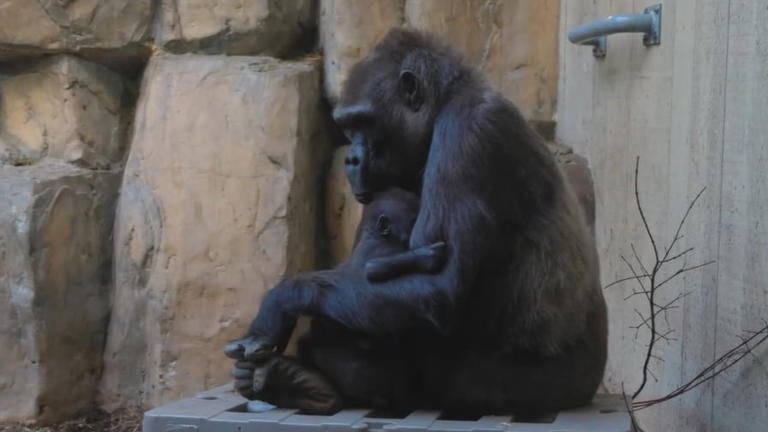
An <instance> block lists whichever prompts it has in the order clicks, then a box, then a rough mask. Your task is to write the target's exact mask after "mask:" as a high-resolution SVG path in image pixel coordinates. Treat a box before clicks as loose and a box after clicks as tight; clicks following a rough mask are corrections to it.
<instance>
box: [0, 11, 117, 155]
mask: <svg viewBox="0 0 768 432" xmlns="http://www.w3.org/2000/svg"><path fill="white" fill-rule="evenodd" d="M35 4H36V3H35ZM0 10H2V8H0ZM123 97H124V86H123V82H122V79H121V78H120V76H118V75H117V74H115V73H114V72H111V71H110V70H109V69H106V68H104V67H101V66H98V65H96V64H93V63H90V62H88V61H85V60H82V59H79V58H77V57H73V56H70V55H57V56H54V57H51V58H47V59H44V60H40V61H34V62H31V63H24V64H21V65H16V66H12V65H6V66H4V67H1V68H0V101H2V103H0V164H3V163H4V164H8V165H21V164H31V163H35V162H37V161H39V160H40V159H42V158H45V157H50V158H56V159H61V160H64V161H67V162H71V163H73V164H76V165H80V166H83V167H88V168H108V167H109V166H110V165H113V164H116V163H118V162H120V161H121V160H122V157H123V153H124V141H125V140H124V135H125V134H124V132H125V120H124V116H123V115H122V113H123V112H124V111H123Z"/></svg>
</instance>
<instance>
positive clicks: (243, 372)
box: [231, 368, 253, 379]
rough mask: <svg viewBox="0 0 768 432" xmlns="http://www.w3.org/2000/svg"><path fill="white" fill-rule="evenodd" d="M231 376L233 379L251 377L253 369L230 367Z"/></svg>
mask: <svg viewBox="0 0 768 432" xmlns="http://www.w3.org/2000/svg"><path fill="white" fill-rule="evenodd" d="M231 375H232V378H235V379H253V369H238V368H235V369H232V372H231Z"/></svg>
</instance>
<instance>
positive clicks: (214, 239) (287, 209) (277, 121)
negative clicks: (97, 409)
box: [101, 56, 327, 406]
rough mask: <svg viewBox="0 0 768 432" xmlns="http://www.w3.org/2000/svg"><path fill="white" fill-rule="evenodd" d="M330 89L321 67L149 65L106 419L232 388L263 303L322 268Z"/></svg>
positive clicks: (123, 220) (109, 360) (119, 265)
mask: <svg viewBox="0 0 768 432" xmlns="http://www.w3.org/2000/svg"><path fill="white" fill-rule="evenodd" d="M320 86H321V84H320V71H319V62H318V61H316V60H304V61H277V60H275V59H272V58H269V57H225V56H182V57H176V56H157V57H154V58H153V59H152V60H151V61H150V63H149V66H148V67H147V70H146V71H145V74H144V82H143V84H142V86H141V98H140V100H139V103H138V108H137V110H136V125H135V131H134V135H133V140H132V143H131V155H130V157H129V159H128V163H127V165H126V169H125V176H124V179H123V186H122V194H121V197H120V204H119V206H118V211H117V220H116V224H115V274H114V275H115V282H116V285H117V291H116V294H115V301H114V306H113V316H112V321H111V324H110V330H109V334H110V338H109V342H108V344H107V348H106V353H105V362H106V369H105V371H104V378H103V386H102V394H101V395H102V398H103V402H104V403H105V404H106V405H107V406H110V405H116V404H120V403H122V402H123V401H125V400H129V401H137V402H141V403H142V404H144V405H151V406H154V405H157V404H159V403H162V402H168V401H171V400H173V399H177V398H180V397H182V396H187V395H189V394H192V393H195V392H198V391H201V390H203V389H205V388H209V387H211V386H214V385H218V384H221V383H223V382H225V381H226V380H227V379H228V373H229V371H228V369H229V367H228V366H229V363H230V362H229V361H228V359H226V358H225V357H224V356H223V355H222V352H221V349H222V347H223V346H224V345H225V344H226V342H227V341H228V340H231V339H235V338H237V337H239V336H240V335H241V334H242V332H243V329H244V328H245V327H246V326H247V325H248V324H249V322H250V320H251V319H252V318H253V316H254V315H255V314H256V312H257V311H258V304H259V300H260V299H261V297H262V296H263V295H264V293H265V292H266V291H267V290H268V289H269V288H271V287H272V286H273V285H275V284H276V283H277V282H278V281H279V279H280V278H281V277H283V276H284V275H286V274H290V273H295V272H298V271H306V270H311V269H313V268H315V267H316V257H315V243H314V241H313V239H314V233H315V231H316V229H317V227H316V222H315V221H316V220H317V218H316V216H317V207H318V205H319V204H318V203H319V197H318V194H317V193H316V190H315V189H316V188H315V185H316V184H317V183H318V182H319V177H320V167H321V166H322V160H323V154H324V153H327V150H326V148H325V146H326V139H325V136H324V132H323V122H322V121H321V113H322V111H321V109H320V101H321V91H320ZM158 139H160V141H158ZM159 144H161V145H159Z"/></svg>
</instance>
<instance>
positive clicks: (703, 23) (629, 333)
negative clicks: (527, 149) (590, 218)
mask: <svg viewBox="0 0 768 432" xmlns="http://www.w3.org/2000/svg"><path fill="white" fill-rule="evenodd" d="M651 3H653V2H638V1H632V0H612V1H609V0H596V1H592V2H571V1H569V2H562V3H561V11H560V17H561V21H560V23H561V24H560V40H561V45H560V78H559V79H560V84H559V105H558V108H557V120H558V132H557V135H558V137H559V138H560V139H561V140H562V141H563V142H564V143H565V144H567V145H570V146H572V147H573V148H574V150H576V151H578V152H580V153H581V154H583V155H584V156H586V157H587V158H588V160H589V161H590V163H591V167H592V173H593V176H594V178H595V187H596V195H597V197H596V204H597V221H596V231H597V232H596V234H597V239H598V245H599V252H600V255H601V260H602V263H601V264H602V280H603V282H604V283H608V282H611V281H613V280H615V279H618V278H620V277H623V276H626V275H628V274H629V270H627V268H626V266H625V265H624V263H623V262H622V260H621V259H620V256H621V255H624V256H625V257H631V256H632V251H631V245H634V246H635V248H636V249H637V251H638V254H639V255H640V257H641V259H643V260H644V261H645V262H646V263H647V262H652V261H651V260H650V258H651V256H652V249H651V248H650V245H649V243H648V241H647V240H646V236H645V234H644V231H643V228H642V225H641V220H640V217H639V215H638V212H637V209H636V207H635V201H634V191H633V184H634V183H633V177H634V165H635V158H636V156H638V155H639V156H640V193H641V198H642V200H643V206H644V209H645V212H646V216H647V217H648V221H649V224H650V227H651V229H652V230H653V232H654V233H656V235H657V238H658V239H659V242H660V243H662V244H668V242H669V241H670V240H671V238H672V236H673V235H674V230H675V228H676V225H677V222H678V221H679V219H680V217H681V216H682V214H683V213H684V211H685V208H686V207H687V205H688V203H689V202H690V200H691V199H692V198H693V196H694V195H695V194H696V193H697V192H698V191H699V190H700V189H701V188H702V187H706V188H707V189H706V191H705V193H704V195H703V196H702V199H701V201H700V203H699V205H698V206H697V207H696V208H695V209H693V211H692V215H691V217H690V218H689V221H688V223H687V225H686V229H685V230H684V232H683V234H684V238H683V239H682V240H681V246H682V248H681V249H679V250H680V251H682V250H683V249H684V248H686V247H694V248H695V250H694V251H692V252H691V253H690V254H688V264H689V265H693V264H696V263H699V262H703V261H707V260H710V259H712V260H716V263H715V264H712V265H710V266H707V267H705V268H703V269H701V270H699V271H695V272H689V273H687V275H686V277H685V278H681V279H679V280H678V281H677V282H676V283H672V284H669V285H667V286H665V288H664V290H663V291H662V293H661V296H662V297H661V298H660V299H659V300H660V301H662V302H663V301H665V300H666V301H669V300H671V299H672V298H674V296H676V295H677V294H679V293H690V294H689V295H688V296H687V297H686V298H685V299H684V300H683V301H682V302H681V303H680V308H679V309H676V310H673V311H671V313H670V314H669V324H670V326H671V328H674V329H675V333H674V334H673V335H672V336H673V337H674V338H675V340H672V341H670V342H669V343H667V342H663V341H662V342H661V343H660V344H659V346H658V349H657V350H656V352H655V354H656V355H658V356H659V357H661V358H663V359H664V361H663V362H661V361H658V360H654V361H652V362H651V365H652V370H653V372H654V374H655V375H656V378H657V379H658V381H655V380H654V379H653V378H651V379H650V385H649V386H647V387H646V389H645V390H644V391H643V393H642V394H641V395H640V397H639V399H647V398H651V397H654V396H658V395H661V394H664V393H666V392H668V391H670V390H672V389H673V388H675V387H677V386H678V385H680V384H681V383H683V382H684V381H686V380H688V379H690V378H691V377H692V376H694V375H695V374H696V373H697V372H698V371H699V370H701V369H702V368H703V367H705V366H707V365H708V364H710V363H711V362H712V361H713V360H714V359H715V358H717V357H718V356H720V355H722V354H723V353H724V352H725V351H726V350H727V349H729V348H730V347H732V346H733V345H735V344H737V343H738V342H740V339H739V337H740V336H741V335H743V334H744V332H745V331H747V330H752V329H755V328H758V327H761V326H762V325H763V321H762V320H763V319H765V318H766V317H768V266H766V264H768V225H766V224H765V222H764V221H763V219H764V215H765V214H766V211H767V210H768V174H766V166H767V165H766V163H767V162H768V121H766V120H768V116H767V115H766V113H765V110H766V107H768V86H767V85H766V84H768V42H767V41H768V5H766V3H765V2H755V1H750V0H729V1H725V0H699V1H694V0H681V1H665V2H663V3H664V4H663V19H662V21H663V29H662V43H661V45H660V46H657V47H651V48H646V47H644V46H643V44H642V42H641V35H637V34H633V35H616V36H611V37H609V40H608V55H607V57H606V58H605V59H603V60H597V59H595V58H594V57H593V56H592V52H591V49H590V48H587V47H578V46H575V45H573V44H570V43H568V42H567V37H566V34H567V30H568V29H569V28H571V27H573V26H575V25H579V24H581V23H584V22H586V21H589V20H592V19H595V18H598V17H604V16H608V15H611V14H617V13H630V12H640V11H642V9H643V8H644V7H645V6H648V5H649V4H651ZM670 268H673V266H672V267H670ZM635 287H636V285H632V284H630V283H627V284H623V285H620V286H615V287H612V288H610V289H608V290H607V291H606V292H605V294H606V300H607V301H608V303H609V312H610V358H609V362H608V368H607V374H606V386H607V388H608V389H609V390H611V391H621V386H622V384H623V385H624V386H625V388H626V389H628V390H630V389H635V388H636V387H637V385H638V383H639V379H640V370H641V362H642V360H643V355H644V352H645V350H646V343H647V339H648V335H647V332H646V331H643V330H641V331H640V332H639V334H637V335H636V333H635V330H634V329H631V328H630V327H631V326H634V325H636V324H637V323H638V318H637V315H636V313H635V311H634V309H635V308H638V309H640V310H642V311H645V308H647V303H646V302H645V301H644V299H642V298H641V297H640V296H635V297H634V298H632V299H629V300H625V298H626V297H627V296H628V295H630V294H631V293H632V290H633V289H634V288H635ZM662 321H663V320H662ZM665 324H666V323H665ZM755 356H756V357H754V358H752V357H748V358H746V359H745V360H744V361H743V362H742V363H740V364H739V365H738V366H737V367H735V368H733V369H731V370H729V371H728V372H726V373H725V374H723V375H721V376H720V377H718V378H716V379H715V380H714V382H713V383H711V384H708V385H705V386H701V387H699V388H697V389H696V390H694V391H692V392H690V393H688V394H687V395H686V396H684V397H682V398H680V399H676V400H674V401H671V402H669V403H667V404H665V405H661V406H657V407H654V408H650V409H648V410H646V411H641V412H639V413H638V415H639V418H640V420H641V423H642V425H643V426H644V427H645V428H646V430H651V431H656V430H658V431H662V430H663V431H673V430H686V431H688V430H703V431H707V430H712V431H720V430H723V431H724V430H738V431H753V430H754V431H757V430H765V427H766V426H765V425H766V424H768V402H767V401H768V399H766V394H768V365H767V364H766V362H765V361H764V360H765V359H766V358H768V347H763V348H762V349H761V350H759V352H755Z"/></svg>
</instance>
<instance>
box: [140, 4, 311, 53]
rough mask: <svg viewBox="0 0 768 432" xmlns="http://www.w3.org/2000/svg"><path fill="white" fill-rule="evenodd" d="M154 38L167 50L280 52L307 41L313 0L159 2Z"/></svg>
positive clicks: (309, 36)
mask: <svg viewBox="0 0 768 432" xmlns="http://www.w3.org/2000/svg"><path fill="white" fill-rule="evenodd" d="M159 2H160V6H159V10H158V17H157V29H156V35H155V39H156V40H157V42H158V43H159V44H160V45H162V46H163V47H165V48H166V49H167V50H169V51H172V52H188V51H194V52H204V53H217V54H218V53H227V54H267V55H283V54H285V53H287V52H291V51H294V50H295V49H296V48H297V47H298V46H299V45H301V44H302V43H304V42H311V40H312V35H311V33H312V32H311V30H312V29H313V28H314V27H315V24H314V18H315V11H314V7H315V2H314V1H312V0H280V1H275V0H250V1H243V0H217V1H211V0H184V1H177V0H159Z"/></svg>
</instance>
